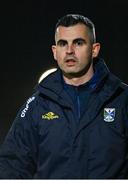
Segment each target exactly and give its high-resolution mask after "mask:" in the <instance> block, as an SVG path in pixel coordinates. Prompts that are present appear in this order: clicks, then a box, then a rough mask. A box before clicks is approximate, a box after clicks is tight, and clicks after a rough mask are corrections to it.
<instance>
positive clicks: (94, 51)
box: [92, 43, 100, 58]
mask: <svg viewBox="0 0 128 180" xmlns="http://www.w3.org/2000/svg"><path fill="white" fill-rule="evenodd" d="M99 51H100V43H94V44H93V45H92V58H96V57H97V56H98V54H99Z"/></svg>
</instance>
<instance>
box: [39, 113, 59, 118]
mask: <svg viewBox="0 0 128 180" xmlns="http://www.w3.org/2000/svg"><path fill="white" fill-rule="evenodd" d="M58 118H59V116H58V115H57V114H55V113H53V112H48V113H46V114H43V115H42V119H46V120H53V119H58Z"/></svg>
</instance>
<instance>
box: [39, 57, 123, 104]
mask: <svg viewBox="0 0 128 180" xmlns="http://www.w3.org/2000/svg"><path fill="white" fill-rule="evenodd" d="M94 70H95V73H97V76H98V78H97V82H96V85H95V86H94V88H93V92H97V91H100V89H101V88H103V89H104V92H103V91H102V92H103V93H104V96H105V97H106V98H108V97H109V96H111V95H112V94H113V93H114V92H115V91H116V89H117V88H118V86H119V84H120V80H119V79H118V78H116V77H115V76H114V75H112V74H111V73H110V71H109V69H108V68H107V66H106V64H105V62H104V60H103V59H99V58H97V59H95V60H94ZM110 74H111V77H112V78H110V79H109V81H107V79H108V76H109V75H110ZM110 81H111V83H110ZM36 89H37V90H38V91H39V92H40V93H42V94H44V95H46V96H48V97H49V98H51V99H54V100H55V101H57V102H58V103H61V104H63V105H66V106H68V104H69V103H70V104H71V101H70V100H69V97H68V95H67V93H66V92H65V90H64V87H63V83H62V72H61V70H60V69H59V68H58V70H57V71H56V72H53V73H51V74H50V75H48V76H47V77H46V78H45V79H43V80H42V81H41V83H40V84H39V85H38V86H37V88H36ZM65 99H67V100H66V101H65ZM58 100H59V101H58ZM69 101H70V102H69Z"/></svg>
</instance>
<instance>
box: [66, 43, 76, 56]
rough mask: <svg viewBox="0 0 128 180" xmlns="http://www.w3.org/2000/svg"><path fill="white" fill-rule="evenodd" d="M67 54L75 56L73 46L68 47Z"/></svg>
mask: <svg viewBox="0 0 128 180" xmlns="http://www.w3.org/2000/svg"><path fill="white" fill-rule="evenodd" d="M66 53H67V54H73V53H74V47H73V45H72V44H71V45H68V46H67V49H66Z"/></svg>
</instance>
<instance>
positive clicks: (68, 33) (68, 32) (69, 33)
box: [55, 24, 89, 40]
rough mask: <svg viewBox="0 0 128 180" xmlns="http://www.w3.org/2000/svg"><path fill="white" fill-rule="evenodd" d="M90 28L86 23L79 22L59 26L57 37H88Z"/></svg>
mask: <svg viewBox="0 0 128 180" xmlns="http://www.w3.org/2000/svg"><path fill="white" fill-rule="evenodd" d="M88 34H89V30H88V27H86V26H85V25H84V24H77V25H74V26H70V27H64V26H59V27H58V28H57V30H56V35H55V39H56V40H59V39H65V40H68V39H76V38H88Z"/></svg>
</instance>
